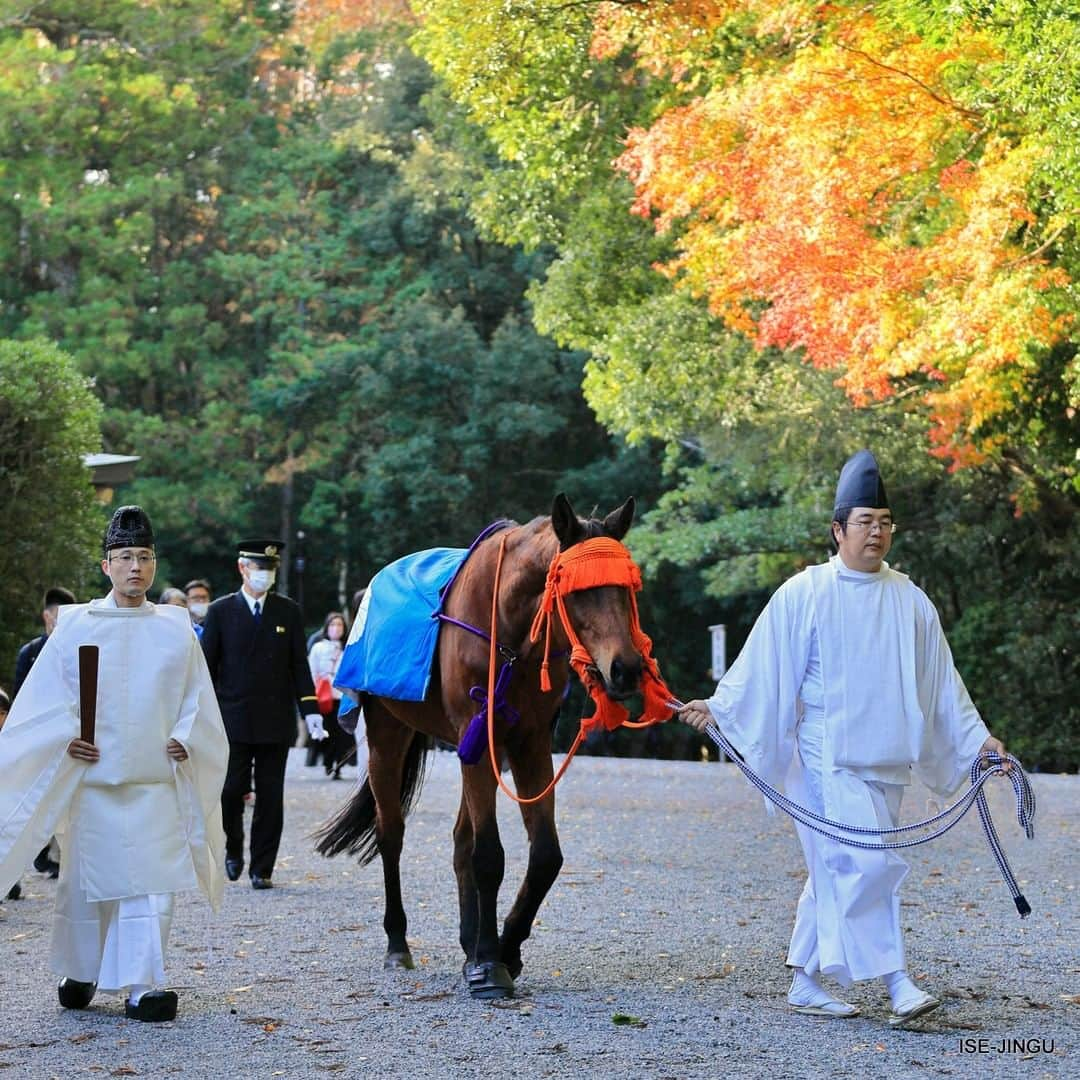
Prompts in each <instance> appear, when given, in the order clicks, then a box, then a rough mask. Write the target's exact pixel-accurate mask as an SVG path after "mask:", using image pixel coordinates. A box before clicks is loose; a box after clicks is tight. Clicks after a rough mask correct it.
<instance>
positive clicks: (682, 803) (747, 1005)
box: [0, 750, 1080, 1080]
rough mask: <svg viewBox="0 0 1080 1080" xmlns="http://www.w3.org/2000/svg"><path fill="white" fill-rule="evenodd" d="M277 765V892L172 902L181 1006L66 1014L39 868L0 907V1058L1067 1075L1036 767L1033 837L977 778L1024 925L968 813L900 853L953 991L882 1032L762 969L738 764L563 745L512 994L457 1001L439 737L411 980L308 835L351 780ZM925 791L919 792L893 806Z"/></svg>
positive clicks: (783, 922) (319, 1070)
mask: <svg viewBox="0 0 1080 1080" xmlns="http://www.w3.org/2000/svg"><path fill="white" fill-rule="evenodd" d="M288 777H289V779H288V786H287V790H286V798H287V806H286V833H285V837H284V840H283V843H282V848H281V854H280V857H279V862H278V867H277V871H276V873H275V876H274V880H275V883H276V885H277V888H275V889H274V890H273V891H271V892H262V893H256V892H253V891H252V890H251V889H250V888H249V887H248V886H247V885H246V883H245V882H244V881H243V880H242V881H241V882H239V883H236V884H233V885H227V887H226V895H225V903H224V905H223V908H222V911H221V913H220V914H219V915H218V916H217V917H215V916H213V915H212V913H211V912H210V909H209V907H208V906H207V905H206V904H205V903H204V902H203V901H202V900H201V898H199V897H197V896H196V895H194V894H193V895H186V896H182V897H180V898H179V899H178V904H177V914H176V918H175V920H174V924H173V934H172V949H171V952H170V955H169V966H170V971H171V974H172V979H173V983H172V985H173V986H174V988H176V989H177V990H179V992H180V1010H181V1011H180V1016H179V1017H178V1019H177V1021H176V1022H175V1023H174V1024H166V1025H144V1024H139V1023H137V1022H135V1021H128V1020H125V1019H124V1017H123V1010H122V1006H121V1004H120V1001H119V998H118V997H116V996H113V995H106V994H103V995H101V996H100V997H99V998H98V999H96V1000H95V1003H94V1006H93V1007H92V1008H91V1009H90V1010H88V1011H87V1012H84V1013H75V1012H65V1011H63V1010H61V1009H60V1008H59V1007H58V1005H57V1003H56V993H55V988H54V979H53V977H52V976H51V975H50V973H49V972H48V969H47V953H48V940H49V925H50V918H51V912H52V900H53V892H54V890H55V884H54V883H53V882H51V881H48V880H47V879H44V878H42V877H41V875H39V874H35V873H34V872H33V871H30V872H29V873H27V874H26V875H25V876H24V878H23V888H24V899H23V900H20V901H16V902H13V901H7V902H5V903H4V904H3V905H0V949H2V958H3V969H4V979H3V997H2V1006H0V1008H2V1012H0V1015H2V1018H3V1026H2V1033H0V1076H5V1075H6V1076H12V1077H20V1078H22V1077H31V1078H35V1080H36V1078H39V1077H41V1078H46V1077H64V1078H65V1080H68V1078H71V1077H81V1076H95V1077H100V1076H145V1077H168V1076H181V1077H185V1078H197V1077H207V1078H211V1077H212V1078H215V1080H217V1078H220V1077H258V1078H262V1077H275V1076H283V1077H321V1076H324V1075H327V1074H331V1075H333V1074H337V1075H341V1076H347V1077H352V1076H378V1077H408V1078H410V1080H427V1078H438V1080H454V1078H457V1077H466V1076H474V1075H477V1074H481V1073H482V1074H484V1075H490V1076H506V1077H514V1078H524V1080H531V1078H533V1077H580V1076H582V1075H585V1074H588V1075H590V1076H602V1077H607V1076H611V1077H624V1076H625V1077H635V1078H636V1077H656V1078H662V1077H673V1078H683V1077H721V1076H723V1077H727V1076H747V1077H758V1076H767V1077H769V1078H770V1080H782V1078H787V1077H791V1078H796V1077H797V1078H803V1077H808V1076H813V1077H833V1076H844V1077H850V1076H852V1075H856V1074H861V1075H862V1076H866V1077H890V1078H891V1077H898V1078H899V1077H911V1076H923V1075H927V1076H931V1075H944V1076H961V1077H966V1076H971V1075H976V1074H978V1075H992V1076H1002V1077H1011V1076H1020V1077H1025V1078H1035V1077H1058V1076H1077V1075H1080V956H1078V952H1077V947H1076V946H1077V941H1078V940H1080V938H1078V935H1077V922H1078V918H1077V915H1078V912H1077V864H1078V857H1077V855H1078V852H1077V836H1078V835H1080V799H1078V795H1080V778H1076V777H1065V776H1037V777H1035V778H1034V784H1035V788H1036V793H1037V796H1038V799H1039V819H1038V822H1037V826H1036V839H1035V842H1034V843H1028V842H1027V841H1024V840H1023V839H1022V835H1021V833H1020V831H1019V829H1018V828H1017V826H1016V822H1015V817H1014V816H1012V815H1013V812H1012V789H1011V787H1010V786H1009V785H1007V784H1005V783H995V784H993V785H992V787H993V790H992V791H991V804H992V807H993V809H994V814H995V820H996V821H997V824H998V828H999V831H1000V832H1001V834H1002V837H1003V839H1004V842H1005V845H1006V848H1007V850H1008V852H1009V854H1010V856H1011V858H1012V862H1013V868H1014V870H1015V871H1016V873H1017V876H1018V878H1020V879H1021V881H1022V882H1024V884H1023V885H1022V888H1024V890H1025V893H1026V895H1027V897H1028V900H1029V901H1030V902H1031V905H1032V908H1033V909H1034V912H1033V914H1032V916H1031V917H1030V918H1029V919H1027V920H1026V921H1024V922H1021V921H1020V920H1019V919H1018V918H1017V916H1016V914H1015V910H1014V908H1013V905H1012V902H1011V900H1010V897H1009V894H1008V891H1007V889H1006V888H1005V887H1004V885H1003V883H1002V882H1001V881H1000V879H999V877H998V874H997V870H996V868H995V867H994V865H993V860H992V858H991V856H990V853H989V849H988V848H987V847H986V844H985V841H984V839H983V837H982V833H981V830H979V828H978V824H977V820H976V818H975V815H974V814H971V815H969V816H968V818H966V819H965V821H964V822H963V824H962V825H960V826H959V827H958V828H956V829H955V830H953V832H951V833H950V834H949V835H948V836H947V837H946V838H945V839H944V840H941V841H938V842H937V843H936V844H934V845H931V846H929V847H924V848H918V849H915V851H914V852H911V853H909V854H908V861H909V863H910V864H911V873H910V875H909V877H908V880H907V882H906V884H905V889H904V894H903V895H904V912H905V914H906V915H907V919H906V920H905V925H906V927H907V928H908V933H907V945H908V955H909V968H910V970H911V971H912V972H913V973H914V974H915V975H916V977H917V978H918V980H919V981H920V982H921V983H922V985H923V986H925V987H926V988H928V989H931V990H933V991H934V992H936V993H937V994H939V995H943V996H944V997H945V999H946V1004H945V1006H944V1007H943V1008H942V1009H941V1010H939V1011H938V1012H937V1013H936V1014H934V1015H933V1016H932V1017H928V1018H927V1020H926V1022H925V1024H924V1025H923V1028H922V1029H921V1030H919V1031H901V1032H896V1031H891V1030H890V1029H889V1028H888V1026H887V1024H886V1022H885V1020H886V1016H887V1014H888V1008H887V1001H886V998H885V996H884V992H883V990H881V988H880V987H879V986H878V985H876V984H861V985H859V986H857V987H855V988H854V989H853V990H852V991H851V992H850V994H849V995H848V996H849V998H850V1000H852V1001H854V1002H856V1003H857V1004H859V1005H860V1006H861V1007H862V1010H863V1015H862V1016H861V1017H860V1018H857V1019H853V1020H847V1021H827V1020H818V1019H813V1018H809V1017H800V1016H793V1015H791V1014H789V1013H788V1012H787V1010H786V1008H785V1004H784V994H785V991H786V989H787V981H788V980H787V977H786V975H785V970H784V967H783V961H784V955H785V950H786V946H787V940H788V936H789V934H790V932H791V922H792V916H793V912H794V906H795V900H796V898H797V896H798V893H799V890H800V888H801V886H802V881H803V868H802V861H801V858H800V856H799V850H798V844H797V841H796V838H795V834H794V829H793V828H792V826H791V824H790V822H788V821H787V819H781V818H780V817H777V818H773V819H770V818H767V817H766V816H765V814H764V812H763V810H762V808H761V802H760V799H759V798H758V797H757V796H756V795H754V793H753V792H752V791H751V790H750V789H749V788H748V787H747V785H746V784H745V783H744V782H743V781H742V780H741V778H740V777H739V776H738V774H737V773H736V771H735V769H734V766H731V765H716V764H713V765H704V764H696V763H690V762H657V761H642V760H615V759H607V758H580V759H578V760H577V761H575V763H574V765H573V766H572V767H571V769H570V772H569V773H568V775H567V778H566V780H565V781H564V782H563V784H562V785H561V786H560V789H559V815H558V816H559V824H560V832H561V838H562V844H563V851H564V854H565V856H566V863H565V866H564V868H563V872H562V875H561V876H560V878H559V880H558V881H557V882H556V884H555V886H554V888H553V889H552V891H551V893H550V894H549V896H548V899H547V901H546V902H545V903H544V905H543V907H542V908H541V909H540V916H539V921H538V924H537V926H536V927H535V930H534V933H533V936H532V938H531V939H530V940H529V941H528V942H527V943H526V945H525V971H524V972H523V974H522V976H521V978H520V979H519V982H518V995H517V997H516V998H515V999H514V1000H512V1001H509V1002H499V1003H482V1002H474V1001H471V1000H470V999H469V998H468V996H467V994H466V993H465V992H464V991H463V990H462V989H461V986H460V968H461V959H462V958H461V954H460V949H459V947H458V944H457V902H456V889H455V885H454V880H453V872H452V869H451V865H450V857H451V845H450V830H451V825H452V821H453V815H454V812H455V810H456V806H457V799H458V792H459V788H460V780H459V773H458V769H457V765H456V759H455V758H454V756H453V755H452V754H449V753H436V754H434V755H433V760H432V769H431V772H430V775H429V777H428V780H427V783H426V786H425V788H424V793H423V796H422V798H421V800H420V803H419V805H418V807H417V808H416V810H414V812H413V814H412V816H411V817H410V819H409V830H408V833H407V835H406V841H405V856H404V861H403V879H404V885H405V894H406V903H407V908H408V912H409V918H410V935H409V936H410V941H411V944H412V948H413V954H414V956H415V957H416V959H417V968H416V970H415V971H413V972H407V973H396V972H395V973H384V972H383V970H382V967H381V965H382V957H383V953H384V951H385V938H384V936H383V932H382V928H381V923H382V886H381V874H380V872H379V868H378V865H377V864H375V865H372V866H368V867H358V866H357V865H356V864H355V862H350V861H348V860H345V859H342V858H338V859H334V860H330V861H327V860H324V859H322V858H320V857H319V856H317V855H315V854H314V853H313V852H312V850H311V844H310V842H309V841H308V840H307V839H306V835H307V834H308V833H309V832H310V831H311V829H312V828H313V827H314V826H315V825H316V824H318V823H319V822H321V821H322V820H324V819H325V818H326V817H327V816H328V815H329V814H330V812H331V811H332V810H333V809H334V808H335V807H336V806H337V805H338V804H339V802H340V801H341V800H343V799H344V797H345V796H346V794H347V793H348V791H349V788H350V786H351V785H347V784H345V783H341V782H339V783H334V782H332V781H330V780H326V779H324V778H323V776H322V773H321V770H316V769H307V768H305V767H304V766H303V761H302V751H298V750H296V751H293V754H292V756H291V759H290V763H289V773H288ZM925 803H926V792H925V791H923V790H921V789H918V788H916V789H913V791H912V792H911V793H910V794H909V797H908V799H907V800H906V802H905V811H906V812H907V814H908V815H909V819H910V818H913V817H914V816H916V815H918V814H920V813H921V811H922V809H923V808H924V806H925ZM500 816H501V820H502V834H503V842H504V844H505V846H506V851H507V883H506V884H505V885H504V887H503V893H502V909H503V910H504V911H505V910H506V908H507V907H508V906H509V903H510V901H511V899H512V896H513V893H514V892H515V891H516V888H517V884H518V881H519V879H520V876H521V874H522V873H523V871H524V864H525V842H524V833H523V830H522V828H521V824H520V820H519V819H518V817H517V814H516V811H515V810H514V808H513V807H512V806H511V805H509V803H508V801H507V800H505V799H502V800H501V810H500ZM622 1018H629V1019H622ZM618 1019H622V1022H617V1021H618ZM1013 1040H1023V1047H1022V1048H1019V1049H1018V1048H1017V1044H1016V1043H1014V1041H1013ZM1051 1044H1052V1047H1053V1049H1052V1052H1051Z"/></svg>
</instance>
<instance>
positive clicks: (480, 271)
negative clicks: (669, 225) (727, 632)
mask: <svg viewBox="0 0 1080 1080" xmlns="http://www.w3.org/2000/svg"><path fill="white" fill-rule="evenodd" d="M57 10H58V9H56V8H55V7H54V6H52V5H34V6H33V7H27V8H26V9H25V10H24V11H23V12H22V17H21V19H20V20H19V21H18V22H17V23H16V22H15V21H10V20H9V21H8V22H7V23H6V24H4V25H5V26H6V28H5V29H3V30H0V50H3V49H7V50H8V52H9V55H11V56H12V57H14V56H16V55H17V54H18V51H19V50H22V51H23V53H25V54H27V55H32V56H33V57H34V58H35V62H36V63H37V65H38V66H37V70H38V71H41V70H43V69H42V64H45V65H47V67H49V68H51V69H52V70H54V71H55V72H56V73H57V78H56V79H55V80H51V81H50V80H44V81H40V80H39V81H38V82H34V80H33V79H31V78H30V76H28V75H26V74H25V71H24V70H23V69H24V68H25V65H23V68H21V69H20V70H23V74H21V75H20V76H19V77H20V78H22V79H23V80H24V82H25V81H26V80H27V79H29V80H30V82H32V83H33V86H30V85H29V84H27V85H26V86H24V87H22V88H21V89H20V90H19V93H18V110H19V114H18V117H17V122H16V120H14V119H13V120H12V122H11V124H10V125H9V126H8V128H7V129H6V137H7V138H8V142H7V143H6V147H7V148H14V146H15V142H14V140H15V139H16V138H19V139H21V140H22V142H21V143H20V144H19V146H20V148H21V147H22V146H23V145H24V144H25V146H26V147H27V150H24V151H23V152H22V154H21V155H20V154H17V153H14V152H12V153H10V154H6V155H5V164H4V169H5V170H6V171H5V172H4V173H3V174H2V176H3V182H4V185H5V186H2V187H0V209H3V210H5V211H6V212H7V213H8V219H7V220H8V221H9V223H10V230H9V231H8V232H6V233H5V232H0V262H3V264H4V265H5V266H7V267H10V268H12V270H13V273H12V276H11V277H9V278H7V279H6V280H7V282H8V285H9V287H10V290H11V291H10V293H9V294H8V295H7V296H5V297H4V298H3V306H2V307H0V314H3V315H4V316H5V317H6V318H7V320H8V324H9V325H10V327H11V328H12V330H13V332H16V333H18V334H31V333H38V332H47V333H49V334H50V335H52V336H54V337H56V338H57V339H59V340H60V341H62V342H63V343H64V344H65V345H66V346H67V347H68V348H69V349H70V350H71V351H72V353H73V354H75V355H76V356H77V357H78V359H79V362H80V364H81V366H82V367H83V369H84V370H85V371H87V372H89V373H91V374H92V375H93V376H94V379H95V385H96V387H97V391H98V393H99V395H100V396H101V398H102V400H103V401H104V402H105V405H106V412H105V437H106V440H107V446H108V448H109V449H110V450H112V451H116V452H125V453H133V454H138V455H140V457H141V461H140V463H139V467H138V473H137V480H136V481H135V482H134V483H133V484H132V485H131V486H130V487H129V488H126V489H124V491H123V492H122V498H123V500H124V501H138V502H141V503H142V504H143V505H145V506H146V508H147V509H148V511H149V512H150V513H151V515H152V517H153V520H154V522H155V527H156V529H157V531H158V536H159V570H158V581H157V586H158V587H160V586H163V585H164V584H166V583H172V584H182V583H183V582H184V581H186V580H187V579H188V578H190V577H193V576H196V575H198V576H208V577H210V579H211V580H212V582H213V584H214V586H215V588H216V590H217V591H218V592H219V593H220V592H224V591H226V590H228V589H232V588H234V587H235V584H236V571H235V561H234V554H233V553H234V547H233V544H234V541H235V540H236V539H237V538H238V537H240V536H244V535H249V534H252V533H268V534H271V535H273V534H277V535H281V536H284V537H286V539H288V541H289V544H290V550H292V551H295V536H296V532H297V530H298V529H302V530H303V531H304V532H305V533H306V541H305V555H306V570H305V573H304V578H303V585H304V594H305V595H304V599H305V606H306V610H307V612H308V617H309V621H310V622H312V623H315V622H316V621H318V620H319V619H320V617H321V613H322V612H323V611H325V610H327V609H329V608H332V607H337V606H338V604H339V590H340V589H343V590H344V593H345V596H346V598H348V597H349V596H350V595H351V592H352V590H354V589H355V588H357V587H358V586H360V585H362V584H364V583H366V581H367V580H368V578H369V577H370V575H371V574H372V573H373V572H374V571H375V570H376V569H377V568H378V567H379V566H380V565H382V564H383V563H385V562H386V561H388V560H389V559H391V558H394V557H396V556H398V555H400V554H402V553H404V552H406V551H410V550H416V549H418V548H423V547H428V546H433V545H438V544H449V545H464V544H467V543H468V542H469V540H471V538H472V537H473V536H474V535H475V534H476V533H477V532H478V531H479V530H480V529H481V528H482V527H483V526H484V525H485V524H487V523H488V522H489V521H491V520H493V519H494V518H496V517H500V516H512V517H516V518H517V519H519V520H527V519H528V518H531V517H532V516H534V515H536V514H541V513H545V512H546V511H547V510H548V508H549V507H550V504H551V499H552V496H553V495H554V493H555V492H557V491H560V490H565V491H566V492H567V493H568V494H569V495H570V496H571V498H572V499H573V500H574V501H575V503H576V504H577V505H578V507H579V508H580V509H581V510H582V511H583V512H587V511H589V510H591V509H592V508H593V507H594V506H598V507H599V508H600V509H601V510H604V511H606V510H608V509H610V508H612V507H613V506H615V505H617V504H618V503H619V502H621V501H622V500H623V499H624V498H626V496H627V495H629V494H632V493H633V494H636V495H637V496H638V497H639V499H640V500H641V502H642V505H644V506H648V505H649V504H650V503H651V502H652V501H654V500H655V497H656V495H657V494H658V492H659V469H658V459H657V454H656V452H655V451H654V450H652V449H650V448H649V447H647V446H642V447H639V448H634V449H630V448H627V447H625V445H623V444H622V442H621V440H617V439H612V438H611V437H610V436H609V435H608V434H607V433H606V432H605V431H604V429H603V428H602V427H601V426H600V425H599V424H598V423H597V421H596V419H595V417H594V416H593V414H592V412H591V410H590V409H589V408H588V407H587V405H586V404H585V402H584V400H583V398H582V395H581V380H582V370H583V364H584V361H585V359H586V357H585V354H584V353H583V352H581V351H579V350H575V349H573V348H572V347H560V346H557V345H556V344H554V343H553V342H552V341H551V340H550V339H547V338H542V337H540V336H539V335H538V334H537V333H536V331H535V330H534V329H533V326H532V320H531V309H530V305H529V303H528V302H527V300H526V299H525V295H524V294H525V292H526V290H527V288H528V286H529V284H530V282H532V281H535V280H536V279H537V278H538V277H539V276H540V275H542V273H543V272H544V269H545V267H546V265H547V262H548V260H549V258H550V254H549V252H546V251H535V252H533V253H532V254H525V253H523V252H522V251H521V250H520V249H512V248H508V247H505V246H502V245H500V244H498V243H493V242H492V241H490V240H489V239H487V238H485V237H483V236H481V234H480V233H479V232H478V230H477V227H476V226H475V225H474V223H473V221H472V219H471V218H470V216H469V213H468V199H467V196H468V194H469V193H471V192H472V191H473V190H475V189H476V185H477V184H478V183H479V178H480V177H481V176H482V169H480V168H478V167H477V161H478V159H475V158H473V157H471V156H470V152H469V151H470V143H471V142H475V141H476V140H477V134H476V132H475V130H473V129H469V128H467V127H465V126H464V125H463V124H461V123H460V122H456V121H455V122H449V121H448V120H445V119H444V118H443V117H442V116H441V115H440V113H439V110H440V109H441V108H442V107H443V106H444V105H445V104H446V101H445V98H444V97H443V96H441V95H440V94H439V93H438V92H435V91H434V84H433V80H432V76H431V73H430V70H429V68H428V67H427V65H426V64H425V63H424V62H423V61H421V60H420V59H418V58H417V57H416V56H415V54H413V53H412V52H411V51H410V49H409V48H408V46H407V44H406V42H405V35H406V33H407V32H408V29H409V28H408V27H402V26H401V25H395V24H390V25H379V26H375V27H367V28H364V29H362V30H360V31H359V32H351V31H350V33H349V34H347V35H342V34H338V35H336V36H335V35H333V34H331V35H329V36H328V37H324V38H323V39H322V40H323V45H322V46H320V49H321V51H319V52H317V53H316V52H314V51H310V52H304V48H305V47H304V46H302V45H298V44H297V38H296V37H295V36H294V35H292V31H291V29H289V28H288V27H286V28H285V29H284V30H281V31H280V32H279V27H278V26H277V25H274V24H270V23H268V22H267V18H269V16H268V15H267V18H261V17H260V12H263V13H264V14H265V12H266V11H268V10H269V9H268V7H265V8H264V7H261V6H260V5H254V4H247V3H234V4H226V5H217V4H209V3H207V4H199V3H195V2H193V3H191V4H189V5H187V9H186V15H185V19H186V21H187V24H188V25H187V27H186V28H185V29H178V28H177V27H178V25H179V24H178V22H177V19H176V13H175V12H174V11H171V10H170V9H168V8H165V7H146V6H145V5H141V4H131V5H123V4H121V5H109V4H97V5H95V4H88V5H82V6H78V7H77V6H75V5H69V6H68V7H67V8H65V9H64V18H63V20H61V22H62V26H60V27H54V26H53V23H54V22H55V21H56V11H57ZM282 25H284V24H282ZM286 31H287V32H286ZM185 42H186V43H187V46H186V52H185V44H184V43H185ZM174 46H175V47H174ZM159 59H160V60H161V63H159V62H158V61H159ZM69 84H71V85H76V84H78V85H79V86H82V87H86V88H88V89H85V90H81V91H80V94H82V95H83V96H84V97H87V98H88V99H89V98H91V97H93V98H94V100H97V98H100V97H106V98H108V97H110V95H112V96H113V97H115V96H116V95H119V94H121V93H135V92H136V90H138V91H139V93H142V92H143V90H145V93H146V95H148V96H149V97H150V98H153V100H155V101H161V102H165V104H163V105H161V108H160V110H159V111H158V112H155V113H154V117H155V122H154V125H153V126H151V127H150V128H149V129H148V130H146V131H143V130H142V129H141V128H140V127H139V126H138V125H135V124H134V122H133V120H132V116H131V115H129V113H128V112H125V111H123V110H121V111H119V112H114V111H113V110H109V109H102V110H101V111H100V114H99V115H96V116H95V123H94V124H90V125H86V124H77V123H74V122H68V121H67V120H66V119H65V117H66V113H65V112H64V110H65V108H67V105H65V101H66V100H67V97H66V95H68V93H69V91H68V90H67V89H65V87H67V86H68V85H69ZM184 87H186V88H188V89H189V90H190V96H189V95H188V92H187V91H186V90H183V89H182V88H184ZM140 88H142V89H140ZM178 88H179V89H178ZM71 92H72V93H73V92H74V91H71ZM230 96H232V97H234V98H235V101H231V100H230ZM177 100H180V101H181V104H180V105H177V104H175V102H176V101H177ZM95 124H96V127H97V128H98V129H99V132H98V134H96V135H95V133H94V131H93V128H94V126H95ZM2 137H4V135H3V133H2V132H0V138H2ZM101 139H105V141H106V143H107V145H108V146H109V147H122V148H123V151H122V153H121V152H120V151H119V150H117V151H116V153H114V154H111V156H109V157H108V159H107V160H106V158H104V157H102V156H101V155H99V154H98V153H97V149H96V147H97V142H98V141H100V140H101ZM61 155H62V156H63V159H64V165H63V170H64V173H63V176H64V180H63V183H61V181H60V179H57V178H55V177H52V176H51V174H50V173H49V172H48V169H47V168H46V164H47V162H49V161H51V160H52V159H53V158H56V157H58V156H61ZM31 161H36V162H37V163H38V164H37V165H36V166H33V167H32V166H31V164H30V162H31ZM166 189H167V197H165V195H162V201H160V202H158V201H155V200H156V199H157V195H156V194H155V192H156V193H162V192H165V191H166ZM27 207H29V208H30V211H32V212H30V211H28V210H27ZM133 229H134V230H136V233H137V235H136V233H133V232H132V230H133ZM91 233H92V234H93V235H92V237H91ZM642 235H645V233H644V231H642ZM88 237H91V239H89V240H88ZM50 245H51V246H50ZM31 253H32V254H31ZM285 569H286V570H287V571H289V572H291V576H292V580H291V581H290V582H289V586H290V589H291V591H292V593H293V594H294V595H295V594H296V591H297V586H298V582H297V580H296V576H295V575H296V567H295V566H294V565H290V566H289V567H287V568H285ZM281 576H284V573H283V574H282V575H281ZM673 651H675V650H673ZM662 658H663V659H665V660H666V656H665V657H662ZM676 666H677V665H676Z"/></svg>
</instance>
